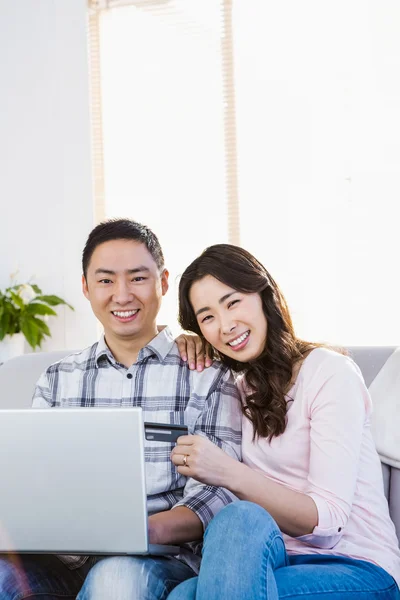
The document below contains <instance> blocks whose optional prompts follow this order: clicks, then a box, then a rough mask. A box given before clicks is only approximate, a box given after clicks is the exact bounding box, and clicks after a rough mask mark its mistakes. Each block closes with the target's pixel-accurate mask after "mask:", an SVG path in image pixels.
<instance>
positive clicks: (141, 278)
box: [132, 277, 146, 281]
mask: <svg viewBox="0 0 400 600" xmlns="http://www.w3.org/2000/svg"><path fill="white" fill-rule="evenodd" d="M145 279H146V277H134V278H133V279H132V281H144V280H145Z"/></svg>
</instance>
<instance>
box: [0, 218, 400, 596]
mask: <svg viewBox="0 0 400 600" xmlns="http://www.w3.org/2000/svg"><path fill="white" fill-rule="evenodd" d="M167 288H168V272H167V271H166V270H165V268H164V261H163V255H162V251H161V248H160V245H159V243H158V240H157V238H156V237H155V236H154V234H153V233H152V232H151V231H150V230H149V229H148V228H147V227H144V226H142V225H139V224H137V223H134V222H132V221H128V220H115V221H108V222H106V223H103V224H100V225H99V226H97V227H96V228H95V229H94V230H93V231H92V232H91V234H90V235H89V238H88V241H87V243H86V246H85V249H84V252H83V291H84V294H85V295H86V297H87V298H88V299H89V300H90V302H91V306H92V308H93V311H94V313H95V315H96V316H97V318H98V319H99V320H100V322H101V323H102V325H103V327H104V332H105V336H104V337H103V338H102V339H101V340H100V342H99V343H97V344H94V345H93V346H92V347H91V348H89V349H87V350H85V351H83V352H81V353H79V354H76V355H72V356H70V357H67V358H66V359H64V360H63V361H61V362H60V363H57V364H56V365H53V366H51V367H50V368H49V369H48V370H47V371H46V373H45V374H44V375H43V376H42V377H41V379H40V380H39V382H38V385H37V388H36V392H35V397H34V406H42V407H43V406H47V407H48V406H92V405H99V406H101V405H107V406H109V405H114V406H117V405H118V406H119V405H121V406H129V405H132V404H134V405H139V406H142V408H143V410H144V412H145V415H144V416H145V419H146V420H149V421H156V420H159V421H164V422H165V421H173V422H183V421H184V422H185V423H186V424H187V425H188V428H189V433H191V434H195V435H188V436H183V437H181V438H180V439H179V440H178V443H177V445H176V446H175V447H174V448H173V450H172V453H171V455H170V449H171V448H169V447H168V448H167V449H166V451H165V452H164V453H160V454H157V455H155V454H154V453H151V451H150V452H149V458H148V462H147V466H146V468H147V470H146V476H147V485H148V505H149V513H150V517H149V535H150V542H151V543H169V544H171V543H173V544H179V545H180V546H181V554H180V555H179V557H178V558H174V557H164V558H162V557H161V558H160V557H159V558H156V557H154V558H152V557H143V558H141V557H111V558H107V557H104V558H99V557H90V558H86V557H71V556H70V557H65V556H64V557H36V556H28V557H24V558H21V557H13V559H11V558H9V559H0V598H1V599H2V600H17V599H18V600H21V599H22V598H40V599H41V600H55V598H60V597H62V598H74V597H75V596H76V595H77V597H78V599H79V600H139V599H146V600H161V599H165V598H167V597H168V598H169V600H182V599H194V598H196V599H197V600H202V599H204V600H214V599H217V598H218V599H228V598H229V599H230V600H235V599H252V598H268V599H269V600H271V599H277V598H289V597H290V598H301V597H303V595H304V596H306V597H307V598H308V599H309V600H312V599H314V598H324V597H326V596H329V598H330V599H331V600H338V599H339V598H340V599H343V600H346V599H350V598H351V599H354V600H355V599H358V598H361V597H362V598H364V599H365V600H372V599H375V598H382V599H383V598H385V599H388V600H392V599H395V598H396V599H398V598H400V594H399V589H398V586H397V584H398V583H399V581H400V553H399V550H398V546H397V539H396V536H395V532H394V526H393V524H392V523H391V521H390V518H389V514H388V508H387V503H386V500H385V498H384V495H383V486H382V482H381V472H380V462H379V458H378V456H377V454H376V451H375V448H374V445H373V441H372V438H371V434H370V428H369V416H370V411H371V405H370V399H369V395H368V392H367V390H366V388H365V385H364V383H363V380H362V377H361V375H360V373H359V370H358V368H357V367H356V366H355V365H354V363H353V362H352V361H351V360H350V359H349V358H347V357H345V356H343V355H341V354H339V353H336V352H334V351H332V350H330V349H328V348H325V347H320V346H318V345H317V344H311V343H307V342H304V341H302V340H299V339H298V338H296V337H295V335H294V332H293V328H292V324H291V320H290V315H289V313H288V310H287V307H286V304H285V301H284V298H283V296H282V295H281V293H280V291H279V288H278V287H277V285H276V283H275V282H274V281H273V279H272V278H271V277H270V275H269V274H268V272H267V271H266V270H265V268H264V267H263V266H262V265H261V264H260V263H259V262H258V261H257V260H256V259H255V258H254V257H252V256H251V255H250V254H249V253H247V252H246V251H244V250H242V249H240V248H237V247H234V246H230V245H216V246H212V247H211V248H209V249H207V250H206V251H205V252H203V254H202V255H201V256H200V257H199V258H198V259H196V260H195V261H194V262H193V263H192V264H191V265H190V266H189V267H188V268H187V269H186V271H185V272H184V274H183V276H182V279H181V282H180V289H179V303H180V306H179V311H180V313H179V314H180V322H181V325H182V327H183V329H185V330H188V331H191V332H193V333H196V334H197V335H199V336H200V337H201V338H202V339H203V340H207V341H208V342H209V343H210V344H211V345H212V347H213V348H214V350H215V354H216V357H218V358H219V359H220V362H218V361H217V362H214V363H213V364H212V366H211V367H209V368H206V369H202V368H201V367H200V369H199V370H197V371H196V370H189V369H187V368H186V366H185V363H184V361H183V360H182V359H181V357H180V356H179V352H178V347H177V345H176V344H175V342H174V341H173V340H172V337H171V335H170V333H169V331H168V329H164V330H162V331H161V332H159V331H158V329H157V325H156V318H157V314H158V311H159V308H160V303H161V298H162V296H163V295H164V294H165V293H166V291H167ZM180 343H182V340H181V341H180ZM181 353H182V354H184V353H185V348H184V347H182V349H181ZM184 358H185V357H184ZM189 358H190V357H189ZM189 362H191V358H190V360H189ZM232 371H233V372H237V373H240V375H239V376H238V377H237V381H236V384H237V385H234V381H233V379H232V375H231V372H232ZM238 392H239V394H240V404H241V408H240V407H239V399H238V395H237V394H238ZM241 413H243V414H241ZM241 424H243V438H242V442H241V443H240V429H241ZM241 457H242V460H243V462H240V458H241ZM171 459H172V463H173V464H171ZM237 498H239V499H240V500H242V501H241V502H238V501H234V500H236V499H237ZM204 531H205V534H204V546H203V551H202V562H201V567H200V570H199V563H200V558H199V548H200V544H199V543H196V540H200V539H201V538H202V537H203V533H204ZM197 574H198V575H197ZM396 581H397V583H396Z"/></svg>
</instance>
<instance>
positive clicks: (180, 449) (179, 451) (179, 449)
mask: <svg viewBox="0 0 400 600" xmlns="http://www.w3.org/2000/svg"><path fill="white" fill-rule="evenodd" d="M192 451H193V446H184V445H182V446H175V448H174V450H173V451H172V452H173V455H174V456H183V455H184V454H186V456H190V453H191V452H192ZM172 452H171V455H172ZM181 462H182V461H181Z"/></svg>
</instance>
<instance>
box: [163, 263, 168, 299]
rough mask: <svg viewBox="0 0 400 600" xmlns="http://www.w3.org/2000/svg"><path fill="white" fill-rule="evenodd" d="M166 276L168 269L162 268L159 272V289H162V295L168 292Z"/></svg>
mask: <svg viewBox="0 0 400 600" xmlns="http://www.w3.org/2000/svg"><path fill="white" fill-rule="evenodd" d="M168 277H169V271H168V270H167V269H164V271H163V272H162V273H161V289H162V295H163V296H165V294H166V293H167V292H168V288H169V283H168Z"/></svg>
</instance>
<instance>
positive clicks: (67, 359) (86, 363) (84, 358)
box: [46, 342, 98, 374]
mask: <svg viewBox="0 0 400 600" xmlns="http://www.w3.org/2000/svg"><path fill="white" fill-rule="evenodd" d="M97 346H98V342H95V343H94V344H92V346H88V347H87V348H85V349H84V350H80V351H77V352H72V353H71V354H68V355H67V356H64V357H63V358H62V359H61V360H58V361H57V362H55V363H52V364H51V365H50V366H49V367H47V369H46V373H48V374H54V373H59V372H71V371H73V370H75V369H79V370H88V369H90V368H92V367H94V366H95V364H96V353H97Z"/></svg>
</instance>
